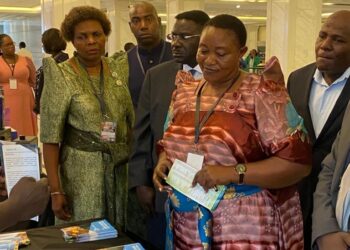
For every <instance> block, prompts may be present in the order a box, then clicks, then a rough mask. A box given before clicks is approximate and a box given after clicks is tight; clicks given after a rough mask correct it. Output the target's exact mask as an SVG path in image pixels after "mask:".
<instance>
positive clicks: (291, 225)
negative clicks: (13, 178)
mask: <svg viewBox="0 0 350 250" xmlns="http://www.w3.org/2000/svg"><path fill="white" fill-rule="evenodd" d="M129 17H130V22H129V25H130V30H131V31H132V33H133V35H134V36H135V38H136V41H137V44H136V45H133V44H128V46H126V48H125V52H123V53H121V52H118V53H115V54H114V55H112V56H110V57H106V56H105V55H106V51H105V45H106V41H107V37H108V36H109V35H110V33H111V23H110V21H109V20H108V18H107V16H106V15H105V13H103V12H102V11H100V10H98V9H96V8H94V7H90V6H80V7H74V8H72V9H71V10H70V12H69V13H68V14H67V15H66V16H65V18H64V20H63V22H62V24H61V28H60V30H59V29H54V28H52V29H49V30H47V31H45V32H44V33H43V35H42V43H43V47H44V50H45V52H46V53H48V54H50V55H51V57H47V58H44V59H43V66H42V67H41V68H39V70H38V71H37V72H36V73H35V68H34V65H33V63H32V61H31V60H30V58H28V57H25V56H21V55H18V54H16V53H15V45H14V42H13V40H12V39H11V37H10V36H9V35H7V34H2V35H0V49H1V52H2V56H1V59H0V83H1V86H2V88H3V89H4V95H5V112H4V115H5V123H6V125H8V126H11V127H13V128H15V129H16V130H17V131H19V133H20V134H23V135H36V134H37V124H36V114H40V117H41V119H40V123H41V124H40V125H41V131H40V140H41V142H42V143H43V156H44V165H45V169H46V171H47V177H43V178H42V180H40V181H37V182H35V181H34V180H33V179H30V178H23V179H21V180H20V182H18V183H17V185H16V186H15V187H14V188H13V190H12V191H11V194H10V196H9V198H8V199H6V200H5V201H3V202H0V218H1V219H0V230H4V229H6V228H8V227H9V226H11V225H13V224H15V223H17V222H18V221H21V220H25V219H28V218H30V217H31V216H33V215H35V214H40V213H42V212H43V211H44V209H45V208H46V205H47V202H48V200H49V197H50V198H51V199H50V200H51V207H50V208H49V209H50V210H52V211H53V213H54V216H55V223H56V224H64V223H67V222H75V221H81V220H86V219H91V218H101V217H105V218H107V219H108V220H109V221H110V222H111V223H112V224H113V225H115V226H117V227H118V228H120V229H121V230H124V231H126V232H127V233H129V235H130V236H132V237H134V239H136V240H138V241H141V242H142V243H143V245H144V246H145V247H146V248H147V249H253V248H254V249H286V250H287V249H311V248H313V247H316V248H318V249H347V248H348V247H349V246H350V234H349V233H347V232H346V231H347V230H348V228H349V226H348V224H347V223H345V224H344V223H343V221H347V220H348V219H349V218H346V217H345V218H343V214H342V211H343V210H341V209H340V212H339V209H338V208H339V207H344V206H345V207H346V206H349V204H345V205H343V204H340V202H341V201H338V200H337V197H338V193H339V192H340V191H339V186H342V185H343V186H344V185H346V183H342V182H341V181H342V176H343V175H346V171H347V166H348V165H349V163H350V141H349V139H348V138H349V137H348V136H349V135H350V130H349V126H348V123H349V120H350V104H349V105H348V102H349V98H350V80H349V75H350V27H349V26H348V23H349V21H350V11H345V10H342V11H337V12H335V13H334V14H332V15H331V16H329V17H328V18H327V20H326V21H325V22H324V24H323V25H322V28H321V30H320V32H319V36H318V38H317V40H316V44H315V54H316V60H315V62H314V63H312V64H310V65H307V66H305V67H303V68H300V69H297V70H296V71H294V72H293V73H291V74H290V76H289V78H288V81H287V87H285V81H284V75H283V73H282V70H281V67H280V64H279V60H278V58H276V57H272V58H269V59H267V60H266V63H265V66H264V70H263V72H262V74H256V73H254V72H249V70H247V71H246V70H244V69H242V63H243V64H244V65H245V66H243V68H244V67H245V69H249V68H253V67H256V66H257V65H258V64H259V63H261V58H260V57H259V55H258V52H257V50H255V49H252V50H251V51H250V52H249V54H248V56H247V57H246V60H243V61H244V62H242V58H243V56H244V55H245V54H246V53H247V51H248V48H247V47H246V40H247V31H246V28H245V26H244V24H243V23H242V21H241V20H240V19H239V18H237V17H235V16H232V15H227V14H220V15H217V16H215V17H213V18H211V19H210V18H209V16H208V15H207V14H206V13H205V12H203V11H201V10H189V11H185V12H182V13H179V14H178V15H176V16H175V23H174V25H173V27H172V31H171V33H170V34H168V35H167V36H166V37H167V40H165V39H163V38H162V36H161V32H160V31H161V22H160V18H159V16H158V14H157V10H156V9H155V7H154V6H153V5H152V4H151V3H149V2H146V1H141V2H136V3H134V4H132V5H131V6H130V8H129ZM67 42H71V43H72V45H73V46H74V48H75V53H74V55H73V57H71V58H68V55H67V54H66V53H64V50H65V48H66V43H67ZM129 45H130V47H129ZM35 77H36V80H35ZM33 88H35V95H36V102H34V95H33V91H32V89H33ZM34 111H35V112H34ZM332 145H333V146H332ZM193 157H195V159H196V164H199V165H200V166H201V169H200V170H199V171H198V172H197V173H196V175H195V177H194V179H193V182H192V185H193V186H196V185H200V186H201V187H202V188H203V189H204V190H205V191H206V192H207V191H208V190H216V189H217V187H218V186H222V187H223V188H224V194H223V196H222V197H221V198H220V199H219V200H218V204H217V207H216V208H215V209H214V210H209V209H208V208H206V207H204V206H202V205H200V204H198V203H197V202H196V201H194V200H192V199H190V198H188V197H187V196H185V195H184V194H183V193H181V192H179V191H178V190H176V189H173V188H172V187H169V186H168V185H167V184H166V182H165V180H166V178H167V175H168V173H169V171H170V169H171V167H172V165H173V163H174V162H175V160H180V161H183V162H188V159H189V158H193ZM344 188H345V191H346V190H347V189H348V188H349V187H347V186H345V187H344ZM343 191H344V190H342V192H343ZM0 196H1V197H6V196H7V192H6V188H5V185H4V178H3V175H2V173H0ZM1 197H0V198H1ZM14 207H15V208H16V209H13V208H14ZM21 207H26V208H27V209H25V211H24V210H23V211H21V209H20V208H21ZM336 208H337V209H336ZM13 214H16V218H17V220H9V219H8V218H10V217H9V216H11V215H13ZM339 214H340V215H339ZM344 216H345V215H344Z"/></svg>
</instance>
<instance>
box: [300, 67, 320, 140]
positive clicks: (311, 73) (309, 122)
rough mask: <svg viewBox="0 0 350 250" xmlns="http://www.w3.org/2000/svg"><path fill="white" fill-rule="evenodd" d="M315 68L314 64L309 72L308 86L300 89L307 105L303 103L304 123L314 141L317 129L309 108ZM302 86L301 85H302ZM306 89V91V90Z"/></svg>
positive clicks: (303, 100) (302, 100)
mask: <svg viewBox="0 0 350 250" xmlns="http://www.w3.org/2000/svg"><path fill="white" fill-rule="evenodd" d="M315 70H316V65H313V66H312V68H311V69H310V71H309V74H308V76H307V78H306V82H305V83H306V88H305V87H304V86H303V89H300V95H301V96H300V97H301V100H300V102H301V103H304V104H305V105H302V107H304V108H305V110H304V114H305V116H304V124H305V127H306V129H307V131H308V133H309V136H310V139H311V141H312V142H314V141H316V135H315V131H314V125H313V123H312V118H311V113H310V108H309V97H310V91H311V86H312V83H313V76H314V74H315ZM300 86H301V85H300ZM305 89H306V91H305Z"/></svg>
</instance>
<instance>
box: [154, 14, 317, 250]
mask: <svg viewBox="0 0 350 250" xmlns="http://www.w3.org/2000/svg"><path fill="white" fill-rule="evenodd" d="M246 38H247V33H246V29H245V27H244V25H243V23H242V22H241V21H240V20H239V19H238V18H236V17H234V16H230V15H218V16H216V17H214V18H212V19H211V20H210V21H209V22H208V23H207V25H206V27H205V28H204V29H203V31H202V34H201V37H200V41H199V47H198V51H197V62H198V64H199V66H200V67H201V69H202V72H203V78H204V79H203V80H202V81H196V80H194V79H193V77H192V76H191V75H190V74H188V73H187V72H184V71H179V72H178V74H177V77H176V81H175V82H176V85H177V88H176V90H175V91H174V93H173V99H172V104H171V107H170V111H171V112H170V119H169V120H170V122H169V124H168V125H167V126H168V127H167V129H166V131H165V132H164V136H163V139H162V140H161V141H160V152H161V153H160V155H159V160H158V164H157V166H156V168H155V170H154V174H153V182H154V184H155V186H156V187H157V188H159V189H160V190H163V189H165V187H164V186H163V185H164V182H163V180H164V178H166V175H167V171H168V170H169V169H170V168H171V165H172V162H174V160H175V159H179V160H181V161H184V162H186V159H187V157H188V156H192V159H193V158H195V159H197V163H198V162H199V164H200V165H201V167H202V168H201V170H200V171H198V172H197V173H196V175H195V177H194V179H193V183H192V185H193V186H194V185H196V184H199V185H201V186H202V187H203V188H204V189H205V190H209V189H213V191H214V190H215V189H216V188H217V186H219V185H224V186H225V193H224V194H223V197H222V198H221V199H220V200H219V203H218V206H217V208H216V209H215V210H214V211H210V210H208V209H206V208H205V207H203V206H201V205H199V204H198V203H196V202H195V201H193V200H191V199H189V198H187V197H186V196H184V195H183V194H181V193H180V192H178V191H176V190H173V193H172V194H170V196H169V198H168V202H167V210H166V211H167V222H168V227H167V249H280V250H289V249H302V248H303V246H304V244H303V221H302V216H301V209H300V202H299V196H298V192H297V189H296V183H297V182H298V181H300V180H301V179H302V178H303V177H305V176H306V175H308V174H309V173H310V170H311V166H310V163H311V147H310V145H309V143H308V138H307V134H306V131H305V128H304V127H303V120H302V118H301V117H300V116H299V115H298V114H297V113H296V111H295V109H294V107H293V105H292V104H291V102H290V98H289V96H288V94H287V91H286V88H285V86H284V80H283V74H282V72H281V69H280V66H279V63H278V60H277V58H272V59H270V61H269V63H268V64H267V66H266V69H265V72H264V74H263V76H258V75H256V74H249V73H247V72H244V71H242V70H240V69H239V61H240V58H241V57H242V55H244V53H245V52H246V50H247V48H246V46H245V43H246ZM193 155H201V156H204V160H202V161H203V162H201V161H200V160H199V159H200V157H199V156H196V157H193ZM202 163H203V164H202ZM165 190H166V189H165Z"/></svg>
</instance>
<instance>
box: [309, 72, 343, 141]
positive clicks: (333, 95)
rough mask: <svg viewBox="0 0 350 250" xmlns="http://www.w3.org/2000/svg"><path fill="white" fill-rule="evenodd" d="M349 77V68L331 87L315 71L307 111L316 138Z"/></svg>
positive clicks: (319, 73)
mask: <svg viewBox="0 0 350 250" xmlns="http://www.w3.org/2000/svg"><path fill="white" fill-rule="evenodd" d="M349 75H350V67H349V68H348V69H347V70H346V71H345V72H344V73H343V74H342V75H341V76H340V77H339V78H338V79H337V80H335V81H334V82H333V83H332V84H331V85H328V84H327V83H326V81H325V80H324V78H323V76H322V73H321V72H320V71H319V70H318V69H316V71H315V74H314V77H313V82H312V87H311V92H310V98H309V109H310V113H311V119H312V124H313V126H314V130H315V135H316V138H317V137H318V136H319V135H320V133H321V131H322V128H323V126H324V124H325V123H326V121H327V119H328V117H329V114H330V113H331V111H332V109H333V108H334V105H335V103H336V102H337V100H338V97H339V96H340V94H341V92H342V90H343V88H344V86H345V83H346V81H347V80H348V78H349Z"/></svg>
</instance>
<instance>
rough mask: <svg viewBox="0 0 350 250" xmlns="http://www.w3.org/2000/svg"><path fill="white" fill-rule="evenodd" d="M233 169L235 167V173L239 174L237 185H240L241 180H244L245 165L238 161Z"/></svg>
mask: <svg viewBox="0 0 350 250" xmlns="http://www.w3.org/2000/svg"><path fill="white" fill-rule="evenodd" d="M235 169H236V172H237V174H238V176H239V179H238V185H242V184H243V181H244V175H245V172H246V171H247V167H246V165H244V164H241V163H238V164H237V165H236V166H235Z"/></svg>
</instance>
